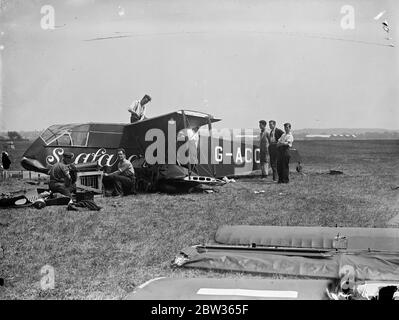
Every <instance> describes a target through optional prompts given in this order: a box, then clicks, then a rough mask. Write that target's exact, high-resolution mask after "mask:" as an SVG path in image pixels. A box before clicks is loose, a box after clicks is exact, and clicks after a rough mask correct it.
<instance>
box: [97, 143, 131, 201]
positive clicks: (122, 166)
mask: <svg viewBox="0 0 399 320" xmlns="http://www.w3.org/2000/svg"><path fill="white" fill-rule="evenodd" d="M118 159H119V162H118V170H116V171H114V172H112V173H104V177H103V184H104V188H105V190H111V192H110V193H106V196H109V195H112V196H124V195H129V194H136V178H135V174H134V168H133V165H132V163H131V162H130V161H129V160H127V159H126V151H125V150H124V149H118ZM108 192H109V191H108Z"/></svg>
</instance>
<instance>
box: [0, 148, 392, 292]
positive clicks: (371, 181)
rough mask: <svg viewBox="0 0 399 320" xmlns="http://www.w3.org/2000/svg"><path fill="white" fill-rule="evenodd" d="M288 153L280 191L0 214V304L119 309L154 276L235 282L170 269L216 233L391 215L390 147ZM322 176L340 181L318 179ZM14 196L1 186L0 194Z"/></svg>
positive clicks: (263, 185)
mask: <svg viewBox="0 0 399 320" xmlns="http://www.w3.org/2000/svg"><path fill="white" fill-rule="evenodd" d="M296 147H297V148H298V150H299V151H300V153H301V155H302V157H303V164H304V174H298V173H296V172H295V173H292V175H291V183H290V184H288V185H276V184H272V183H270V181H267V182H265V181H263V180H260V179H257V178H253V179H241V180H237V182H236V183H231V184H227V185H225V186H223V187H218V188H217V189H216V190H217V191H218V192H216V193H212V194H203V193H200V194H185V195H167V194H140V195H138V196H129V197H125V198H121V199H112V200H109V198H101V199H99V200H98V201H97V203H98V204H99V205H101V206H103V209H102V210H101V211H100V212H90V211H88V212H70V211H67V210H66V208H65V207H46V208H44V209H42V210H36V209H18V210H17V209H12V210H8V211H6V210H0V232H1V234H0V243H1V245H2V248H3V258H0V276H1V277H3V278H4V279H5V285H4V286H3V287H0V298H3V299H4V298H9V299H14V298H18V299H21V298H23V299H32V298H52V299H65V298H66V299H69V298H81V299H120V298H123V297H124V296H125V295H126V294H127V293H129V292H131V291H132V290H133V289H134V288H135V287H136V286H137V285H140V284H141V283H143V282H145V281H147V280H149V279H151V278H154V277H159V276H172V277H189V276H192V277H197V276H204V275H207V276H213V277H216V276H217V277H226V276H233V277H236V276H241V274H232V273H216V272H211V273H210V272H206V271H199V270H184V269H180V270H172V269H171V268H170V267H169V264H170V261H171V260H172V259H173V258H174V256H175V255H176V254H177V253H178V252H179V250H180V249H181V248H183V247H185V246H187V245H193V244H198V243H203V242H206V241H207V240H208V239H212V238H213V235H214V233H215V231H216V229H217V227H218V226H220V225H223V224H252V225H284V226H285V225H291V226H296V225H302V226H335V225H338V226H360V227H386V226H387V222H388V220H389V219H391V218H392V217H394V216H396V215H398V214H399V189H395V190H393V189H391V186H397V185H399V161H398V159H399V141H394V140H391V141H328V142H325V141H299V142H297V143H296ZM329 169H341V170H343V172H344V174H343V175H328V174H325V173H326V172H327V171H328V170H329ZM21 186H23V182H21V181H19V182H18V181H6V182H3V183H1V185H0V192H4V191H5V190H10V189H17V188H20V187H21ZM255 190H265V191H266V193H265V194H255V193H254V191H255ZM46 264H48V265H51V266H52V267H54V269H55V289H53V290H46V291H42V290H41V289H40V285H39V283H40V279H41V274H40V270H41V268H42V267H43V266H44V265H46ZM245 276H247V277H250V276H249V275H245Z"/></svg>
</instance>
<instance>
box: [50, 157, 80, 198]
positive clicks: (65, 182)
mask: <svg viewBox="0 0 399 320" xmlns="http://www.w3.org/2000/svg"><path fill="white" fill-rule="evenodd" d="M72 158H73V154H72V153H70V152H64V154H63V155H62V159H61V161H60V162H57V163H56V164H55V165H53V166H52V167H51V169H50V170H49V175H50V183H49V187H50V191H52V192H58V193H61V194H63V195H65V196H67V197H71V192H72V191H73V190H74V186H73V181H72V178H71V172H70V169H71V167H70V165H71V163H72Z"/></svg>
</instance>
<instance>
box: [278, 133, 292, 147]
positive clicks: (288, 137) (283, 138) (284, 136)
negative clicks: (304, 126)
mask: <svg viewBox="0 0 399 320" xmlns="http://www.w3.org/2000/svg"><path fill="white" fill-rule="evenodd" d="M278 142H282V143H288V145H289V147H290V148H292V143H293V142H294V136H293V135H292V133H291V132H290V133H283V134H282V136H281V137H280V139H278Z"/></svg>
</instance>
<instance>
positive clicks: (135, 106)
mask: <svg viewBox="0 0 399 320" xmlns="http://www.w3.org/2000/svg"><path fill="white" fill-rule="evenodd" d="M150 101H151V97H150V96H149V95H147V94H146V95H145V96H144V97H143V99H141V101H139V100H136V101H134V102H133V103H132V105H131V106H130V107H129V108H128V109H127V110H128V111H129V112H130V113H131V116H130V123H135V122H137V121H141V120H144V119H145V111H146V107H147V106H146V104H147V103H148V102H150Z"/></svg>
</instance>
